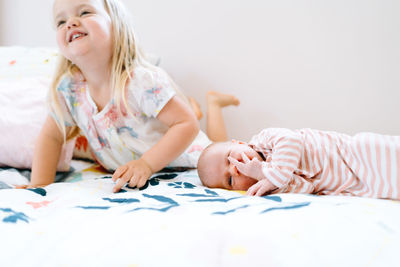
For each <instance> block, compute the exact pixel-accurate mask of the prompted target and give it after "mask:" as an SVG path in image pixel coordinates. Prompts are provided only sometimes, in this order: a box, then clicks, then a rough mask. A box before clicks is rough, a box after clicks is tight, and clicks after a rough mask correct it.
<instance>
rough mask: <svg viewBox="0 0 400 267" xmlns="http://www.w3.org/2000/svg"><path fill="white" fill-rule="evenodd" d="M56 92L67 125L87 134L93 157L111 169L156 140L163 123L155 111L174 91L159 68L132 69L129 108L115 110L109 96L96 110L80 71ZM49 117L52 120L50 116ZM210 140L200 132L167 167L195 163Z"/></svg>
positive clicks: (158, 137)
mask: <svg viewBox="0 0 400 267" xmlns="http://www.w3.org/2000/svg"><path fill="white" fill-rule="evenodd" d="M57 93H58V97H59V102H60V106H61V110H62V113H63V118H64V121H65V125H66V126H75V125H76V126H78V127H79V128H80V130H81V132H82V133H83V134H84V135H85V136H86V138H87V140H88V142H89V145H90V147H91V149H92V151H93V154H94V155H93V156H94V158H95V159H96V160H97V161H98V162H99V163H100V164H101V165H102V166H103V167H104V168H106V169H108V170H109V171H114V170H115V169H116V168H118V167H119V166H121V165H124V164H126V163H127V162H129V161H131V160H134V159H138V158H140V156H141V155H143V153H144V152H145V151H147V150H148V149H149V148H151V147H152V146H153V145H154V144H155V143H157V142H158V141H159V140H160V139H161V138H162V136H163V135H164V134H165V132H166V131H167V129H168V128H167V126H165V125H164V124H162V123H161V122H160V121H159V120H157V118H156V117H157V115H158V113H159V112H160V111H161V110H162V108H163V107H164V106H165V105H166V104H167V103H168V101H169V100H170V99H171V98H172V97H173V96H174V95H175V94H176V92H175V90H174V88H173V85H172V84H171V81H170V78H169V77H168V75H167V74H166V73H165V72H164V71H163V70H162V69H160V68H158V67H154V68H152V69H149V68H145V67H136V68H135V70H134V71H133V75H132V80H131V81H130V82H129V83H128V84H127V92H126V94H127V95H126V96H127V104H128V106H129V110H128V111H126V110H124V109H123V110H122V113H121V112H118V108H117V105H116V103H115V102H114V100H111V101H110V102H109V103H108V104H107V105H106V106H105V107H104V108H103V109H102V110H101V111H100V112H98V109H97V106H96V104H95V102H94V101H93V99H92V98H91V96H90V92H89V88H88V86H87V83H86V82H85V80H84V79H83V76H82V75H74V76H71V75H65V76H64V77H63V78H62V79H61V82H60V83H59V85H58V88H57ZM52 116H53V117H54V118H55V119H57V118H56V115H55V114H52ZM208 144H210V141H209V140H208V138H207V136H206V135H205V134H204V133H203V132H200V133H199V135H198V136H197V137H196V139H195V140H194V142H193V143H192V144H191V145H190V146H189V147H188V148H187V149H186V151H185V152H184V153H183V154H181V156H179V157H178V158H177V159H175V160H174V161H173V162H171V163H170V165H168V166H169V167H196V166H197V160H198V157H199V155H200V153H201V151H202V150H203V149H204V148H205V147H206V146H207V145H208Z"/></svg>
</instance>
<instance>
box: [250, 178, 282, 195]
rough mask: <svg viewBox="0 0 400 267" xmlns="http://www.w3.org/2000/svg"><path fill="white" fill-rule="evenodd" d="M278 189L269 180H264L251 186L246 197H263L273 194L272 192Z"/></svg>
mask: <svg viewBox="0 0 400 267" xmlns="http://www.w3.org/2000/svg"><path fill="white" fill-rule="evenodd" d="M276 188H277V187H276V186H275V185H274V184H273V183H271V182H270V181H269V180H268V179H262V180H260V181H258V182H257V183H255V184H253V185H252V186H250V188H249V189H248V190H247V193H246V195H248V196H262V195H264V194H265V193H268V192H271V191H272V190H274V189H276Z"/></svg>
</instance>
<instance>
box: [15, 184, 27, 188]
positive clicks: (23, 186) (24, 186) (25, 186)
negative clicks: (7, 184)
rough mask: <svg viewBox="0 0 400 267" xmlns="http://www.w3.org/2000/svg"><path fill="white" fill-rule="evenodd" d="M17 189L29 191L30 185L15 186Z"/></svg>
mask: <svg viewBox="0 0 400 267" xmlns="http://www.w3.org/2000/svg"><path fill="white" fill-rule="evenodd" d="M14 186H15V189H28V188H30V187H29V185H27V184H22V185H14Z"/></svg>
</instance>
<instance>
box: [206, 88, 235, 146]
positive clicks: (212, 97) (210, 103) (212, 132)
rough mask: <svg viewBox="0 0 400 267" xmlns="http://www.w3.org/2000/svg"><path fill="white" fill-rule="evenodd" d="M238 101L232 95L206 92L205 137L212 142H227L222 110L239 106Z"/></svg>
mask: <svg viewBox="0 0 400 267" xmlns="http://www.w3.org/2000/svg"><path fill="white" fill-rule="evenodd" d="M239 103H240V102H239V99H237V98H236V97H235V96H233V95H228V94H222V93H218V92H215V91H209V92H207V135H208V138H210V140H211V141H213V142H223V141H227V140H228V135H227V134H226V128H225V122H224V118H223V116H222V110H221V109H222V108H223V107H226V106H230V105H235V106H237V105H239Z"/></svg>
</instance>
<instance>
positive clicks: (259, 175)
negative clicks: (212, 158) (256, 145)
mask: <svg viewBox="0 0 400 267" xmlns="http://www.w3.org/2000/svg"><path fill="white" fill-rule="evenodd" d="M241 156H242V160H243V162H240V161H237V160H236V159H234V158H232V157H228V160H229V162H231V163H232V164H233V165H234V166H235V167H236V168H237V170H238V171H239V172H240V173H241V174H243V175H246V176H249V177H251V178H254V179H256V180H262V179H264V178H265V176H264V174H263V172H262V161H260V160H259V159H257V158H256V157H254V158H252V159H251V160H250V159H249V158H248V157H247V155H246V154H245V153H243V152H242V153H241Z"/></svg>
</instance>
